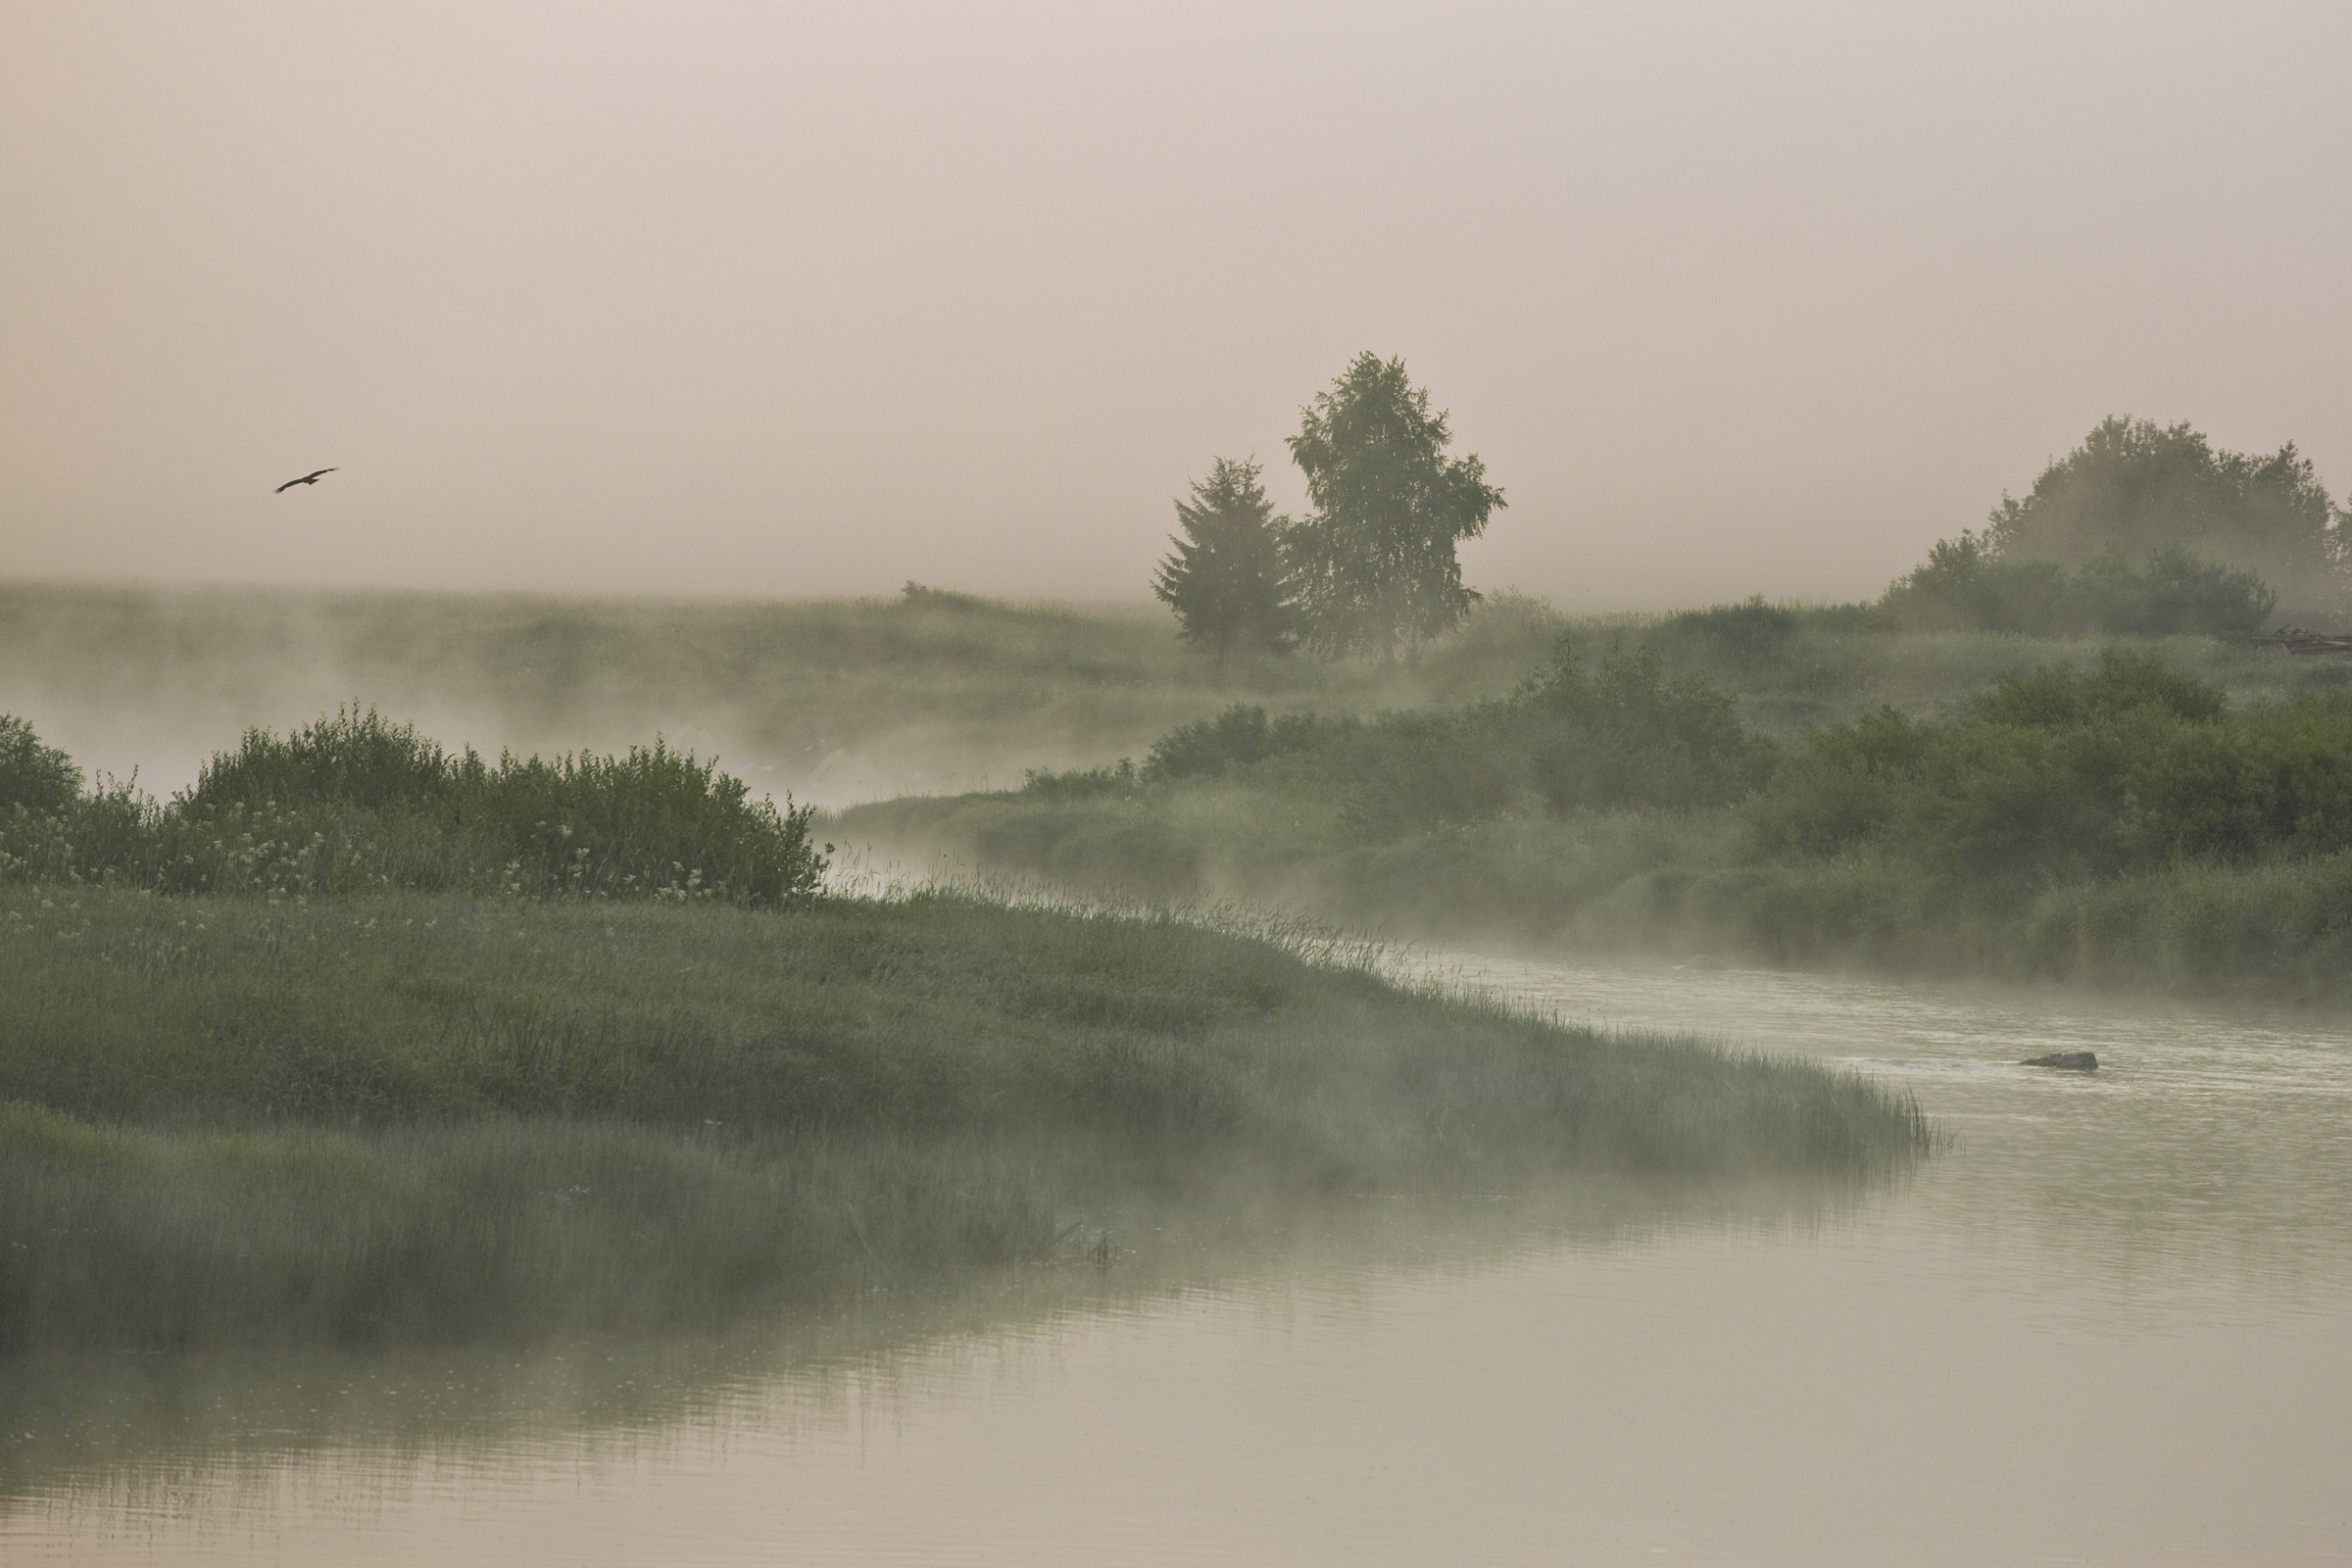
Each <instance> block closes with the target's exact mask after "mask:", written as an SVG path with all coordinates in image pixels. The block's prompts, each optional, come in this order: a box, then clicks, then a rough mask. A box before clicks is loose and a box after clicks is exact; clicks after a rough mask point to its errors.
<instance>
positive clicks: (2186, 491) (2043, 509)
mask: <svg viewBox="0 0 2352 1568" xmlns="http://www.w3.org/2000/svg"><path fill="white" fill-rule="evenodd" d="M1984 542H1985V546H1986V547H1987V549H1988V551H1989V553H1990V554H1991V555H1992V556H1994V557H1995V558H1997V559H2000V560H2004V561H2054V562H2057V563H2059V564H2062V565H2067V566H2081V565H2084V564H2088V563H2090V562H2092V561H2095V560H2097V559H2098V558H2099V557H2101V556H2102V555H2105V554H2108V553H2109V552H2113V551H2121V552H2124V553H2126V554H2128V555H2131V556H2133V557H2139V556H2146V555H2152V554H2154V553H2156V552H2160V551H2164V550H2168V549H2171V550H2184V551H2190V552H2194V553H2196V554H2199V555H2204V556H2210V557H2212V558H2214V559H2215V560H2218V561H2221V562H2224V563H2227V564H2229V565H2233V566H2239V567H2243V568H2245V569H2247V570H2249V571H2252V572H2255V573H2257V574H2258V575H2260V576H2261V577H2262V578H2263V579H2264V580H2265V581H2267V582H2269V583H2270V584H2271V585H2272V586H2274V587H2276V588H2278V590H2280V593H2281V596H2282V597H2283V598H2284V599H2286V600H2287V601H2288V602H2289V603H2290V604H2292V605H2298V606H2307V607H2308V606H2315V605H2329V604H2333V603H2335V602H2338V601H2340V600H2342V599H2343V598H2344V596H2345V588H2346V585H2347V582H2352V578H2347V576H2346V573H2345V552H2344V549H2343V540H2342V536H2341V532H2340V530H2339V529H2338V528H2337V527H2336V526H2335V518H2334V515H2333V509H2332V508H2331V507H2330V506H2329V504H2328V500H2327V490H2326V488H2325V487H2324V486H2322V485H2321V483H2320V480H2319V475H2318V474H2317V473H2316V472H2315V471H2314V470H2313V467H2312V464H2311V460H2310V459H2308V458H2306V457H2304V456H2302V455H2301V454H2300V453H2298V452H2297V451H2296V450H2295V447H2294V443H2292V442H2291V441H2290V442H2288V443H2287V444H2286V445H2285V446H2282V447H2280V448H2279V449H2278V451H2277V452H2275V453H2273V454H2271V455H2270V456H2268V457H2259V456H2255V455H2252V454H2248V453H2238V452H2224V451H2219V450H2216V449H2215V447H2214V446H2213V444H2212V443H2211V442H2209V441H2208V440H2207V439H2206V438H2205V436H2204V435H2202V434H2201V433H2199V432H2198V431H2196V430H2194V429H2191V428H2190V427H2189V426H2188V425H2187V424H2186V423H2185V422H2182V423H2179V424H2169V425H2160V424H2157V423H2155V422H2153V421H2152V420H2148V419H2129V418H2108V419H2103V420H2101V421H2100V422H2099V424H2098V426H2097V428H2095V429H2093V430H2092V431H2091V432H2090V434H2089V435H2088V436H2086V437H2084V439H2083V442H2082V445H2081V446H2079V447H2077V448H2076V449H2075V450H2074V451H2072V452H2070V453H2068V454H2067V455H2066V456H2065V457H2064V458H2061V459H2059V460H2057V461H2056V462H2053V463H2052V464H2050V465H2049V466H2047V467H2045V468H2044V469H2042V471H2041V476H2040V477H2039V478H2038V479H2035V480H2034V488H2033V490H2032V491H2030V492H2029V493H2028V494H2027V495H2026V496H2025V497H2024V498H2023V499H2018V498H2013V497H2010V496H2007V495H2004V496H2002V497H2001V504H2000V505H1999V506H1997V507H1995V508H1994V509H1993V510H1992V515H1991V523H1990V526H1989V527H1987V528H1986V529H1985V535H1984Z"/></svg>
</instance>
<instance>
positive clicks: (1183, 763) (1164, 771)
mask: <svg viewBox="0 0 2352 1568" xmlns="http://www.w3.org/2000/svg"><path fill="white" fill-rule="evenodd" d="M1361 727H1362V725H1361V723H1360V722H1359V721H1358V720H1357V719H1355V718H1354V717H1352V716H1348V717H1342V718H1328V719H1319V718H1317V717H1316V716H1315V715H1314V714H1312V713H1285V714H1283V715H1282V716H1281V717H1279V718H1275V719H1268V718H1267V717H1266V711H1265V710H1264V709H1262V708H1257V707H1253V706H1250V705H1247V704H1243V703H1236V704H1234V705H1233V707H1231V708H1228V709H1227V710H1225V711H1223V712H1222V713H1219V714H1217V715H1216V716H1215V717H1214V718H1203V719H1200V720H1198V721H1197V722H1194V723H1191V724H1183V725H1179V726H1178V727H1177V728H1175V729H1172V730H1170V731H1169V732H1168V733H1167V734H1165V735H1163V736H1161V737H1160V738H1159V739H1158V740H1157V741H1155V742H1153V743H1152V754H1151V756H1150V757H1149V758H1147V759H1146V760H1145V762H1144V777H1145V778H1147V779H1168V778H1221V777H1223V776H1224V775H1225V772H1226V770H1227V769H1229V768H1233V767H1244V766H1248V765H1249V764H1250V763H1251V762H1262V761H1264V760H1266V759H1267V758H1269V757H1288V756H1294V755H1297V754H1299V753H1303V752H1312V751H1315V750H1318V749H1321V748H1325V747H1328V746H1330V745H1331V744H1332V743H1334V742H1335V741H1338V740H1341V739H1343V738H1345V737H1348V736H1350V735H1353V734H1355V733H1357V732H1358V731H1359V730H1360V729H1361Z"/></svg>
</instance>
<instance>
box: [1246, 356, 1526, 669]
mask: <svg viewBox="0 0 2352 1568" xmlns="http://www.w3.org/2000/svg"><path fill="white" fill-rule="evenodd" d="M1451 439H1452V432H1451V430H1450V429H1449V428H1448V426H1447V422H1446V415H1445V414H1444V413H1443V412H1439V413H1434V414H1433V413H1432V412H1431V411H1430V407H1429V393H1428V392H1427V391H1426V390H1424V389H1422V388H1418V387H1415V386H1414V385H1413V384H1412V382H1411V380H1410V379H1409V378H1408V377H1407V376H1406V374H1405V368H1404V361H1402V360H1401V359H1395V360H1385V361H1384V360H1382V359H1381V358H1380V357H1379V356H1378V355H1375V354H1370V353H1365V354H1360V355H1358V356H1356V358H1355V361H1354V363H1352V364H1351V365H1349V366H1348V368H1347V370H1346V371H1345V372H1343V373H1342V374H1341V375H1340V377H1339V379H1338V380H1336V381H1334V382H1333V383H1332V385H1331V387H1330V389H1329V390H1328V391H1325V392H1322V393H1320V394H1318V395H1317V396H1316V398H1315V400H1314V402H1313V403H1311V404H1309V405H1308V406H1307V407H1306V408H1305V409H1304V410H1303V411H1302V417H1301V420H1300V423H1299V433H1298V434H1297V435H1295V436H1293V437H1292V438H1291V441H1290V447H1291V456H1292V458H1293V459H1294V460H1295V461H1296V462H1297V463H1298V465H1299V468H1300V469H1301V470H1303V471H1304V473H1305V474H1306V488H1307V496H1308V499H1309V501H1310V502H1311V503H1312V505H1313V508H1314V510H1313V512H1312V513H1311V514H1310V515H1308V516H1307V517H1306V518H1304V519H1303V520H1302V521H1299V522H1298V523H1295V524H1293V525H1292V527H1291V528H1290V530H1289V534H1288V545H1289V550H1288V557H1289V563H1290V567H1291V573H1292V580H1293V581H1294V582H1295V583H1296V585H1297V590H1298V595H1299V610H1300V613H1301V616H1302V619H1303V622H1304V627H1305V635H1306V640H1307V642H1308V643H1309V644H1311V645H1312V646H1313V647H1314V648H1316V649H1317V650H1318V651H1319V652H1322V653H1325V654H1329V655H1341V654H1351V653H1378V654H1380V655H1382V656H1383V657H1386V658H1394V657H1395V656H1396V654H1397V650H1398V649H1399V648H1400V647H1409V646H1410V645H1412V644H1413V643H1416V642H1419V641H1421V640H1422V639H1424V638H1428V637H1432V636H1435V635H1437V634H1438V633H1440V632H1442V631H1445V630H1446V629H1447V628H1448V627H1450V626H1452V625H1453V624H1454V623H1455V622H1456V621H1458V620H1460V619H1461V618H1462V616H1463V614H1464V613H1467V612H1468V610H1469V608H1470V606H1471V605H1472V604H1473V603H1475V602H1476V600H1477V598H1478V595H1477V594H1475V593H1473V592H1472V591H1470V590H1469V589H1467V588H1465V587H1463V586H1462V568H1461V564H1460V563H1459V562H1458V561H1457V560H1456V559H1455V557H1454V546H1455V544H1456V543H1457V542H1458V541H1460V540H1463V539H1470V538H1475V537H1477V536H1478V534H1479V533H1481V532H1482V531H1483V530H1484V529H1485V528H1486V525H1487V519H1488V517H1489V516H1490V515H1493V514H1494V513H1495V510H1496V509H1497V508H1499V507H1501V506H1502V505H1503V499H1502V492H1501V491H1500V490H1497V489H1495V487H1493V486H1492V485H1490V484H1488V483H1487V482H1486V466H1485V465H1484V464H1482V463H1480V462H1479V460H1478V459H1477V458H1476V457H1462V458H1456V459H1448V458H1447V457H1446V446H1447V445H1448V443H1449V442H1450V441H1451Z"/></svg>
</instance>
